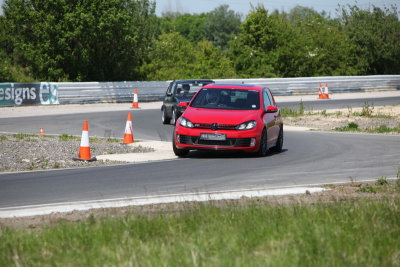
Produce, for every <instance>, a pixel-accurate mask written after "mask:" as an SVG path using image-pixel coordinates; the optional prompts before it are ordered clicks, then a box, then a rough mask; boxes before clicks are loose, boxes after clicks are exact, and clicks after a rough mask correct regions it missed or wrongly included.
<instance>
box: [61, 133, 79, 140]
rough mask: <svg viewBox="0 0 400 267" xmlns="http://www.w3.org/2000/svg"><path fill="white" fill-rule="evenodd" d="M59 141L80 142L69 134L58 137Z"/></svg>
mask: <svg viewBox="0 0 400 267" xmlns="http://www.w3.org/2000/svg"><path fill="white" fill-rule="evenodd" d="M58 140H59V141H77V140H79V138H78V137H75V136H72V135H69V134H62V135H60V136H59V137H58Z"/></svg>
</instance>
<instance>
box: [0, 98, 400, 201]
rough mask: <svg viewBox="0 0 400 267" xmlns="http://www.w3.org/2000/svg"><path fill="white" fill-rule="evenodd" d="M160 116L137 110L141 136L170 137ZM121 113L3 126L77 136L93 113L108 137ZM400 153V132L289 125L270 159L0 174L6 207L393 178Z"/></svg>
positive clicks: (98, 131) (94, 124)
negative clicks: (318, 129) (340, 130)
mask: <svg viewBox="0 0 400 267" xmlns="http://www.w3.org/2000/svg"><path fill="white" fill-rule="evenodd" d="M397 101H398V100H397ZM283 104H284V103H281V105H280V106H281V107H282V106H283ZM362 104H363V102H362V103H361V105H362ZM336 107H337V105H336ZM159 115H160V114H159V111H158V110H135V111H134V125H137V126H136V127H135V126H134V129H135V130H134V131H135V135H136V137H137V138H146V139H155V140H160V139H161V140H169V139H170V136H171V135H172V129H173V128H172V126H170V125H162V124H161V123H160V118H159ZM121 117H122V118H125V117H126V111H123V112H122V111H121V112H107V113H89V114H72V115H57V116H50V115H49V116H41V117H29V118H12V119H0V122H1V131H6V130H5V128H4V127H5V125H7V127H8V129H7V131H10V132H35V131H36V128H37V126H34V125H37V124H38V123H40V124H45V126H43V127H46V128H45V129H46V132H47V133H58V134H61V133H68V134H77V135H79V134H80V129H81V126H82V125H81V123H82V119H88V120H89V121H90V126H89V127H90V129H89V131H90V135H98V136H105V135H109V134H111V135H113V134H114V133H118V135H120V132H121V131H123V129H124V122H121ZM139 125H140V126H139ZM75 128H76V129H77V130H76V129H75ZM115 129H116V130H115ZM110 131H111V132H110ZM399 159H400V137H399V136H388V135H366V134H342V133H323V132H286V133H285V142H284V151H283V152H282V153H278V154H270V155H269V156H267V157H265V158H257V157H252V156H249V155H247V154H241V153H235V154H231V153H205V152H194V153H191V155H190V157H189V158H185V159H177V160H172V161H163V162H153V163H145V164H143V163H142V164H127V165H119V166H109V167H94V168H80V169H70V170H55V171H40V172H26V173H13V174H0V207H1V208H4V207H15V206H24V205H35V204H49V203H60V202H69V201H83V200H100V199H110V198H123V197H134V196H149V195H162V194H175V193H185V192H204V191H217V190H233V189H241V188H274V187H282V186H293V185H303V184H330V183H335V182H345V181H351V180H360V179H376V178H379V177H382V176H383V177H388V178H389V177H395V176H396V173H397V170H398V167H399V163H400V162H399Z"/></svg>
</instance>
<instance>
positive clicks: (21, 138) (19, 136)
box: [13, 133, 36, 140]
mask: <svg viewBox="0 0 400 267" xmlns="http://www.w3.org/2000/svg"><path fill="white" fill-rule="evenodd" d="M34 136H36V135H34V134H23V133H18V134H13V137H14V138H16V139H19V140H24V139H30V137H34Z"/></svg>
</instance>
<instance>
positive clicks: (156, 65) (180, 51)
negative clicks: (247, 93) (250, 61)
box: [142, 32, 235, 80]
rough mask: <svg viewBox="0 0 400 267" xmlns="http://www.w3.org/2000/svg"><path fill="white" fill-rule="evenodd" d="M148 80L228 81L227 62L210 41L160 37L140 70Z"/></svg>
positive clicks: (171, 35)
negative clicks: (223, 79)
mask: <svg viewBox="0 0 400 267" xmlns="http://www.w3.org/2000/svg"><path fill="white" fill-rule="evenodd" d="M142 71H143V72H144V73H147V74H148V75H147V79H148V80H175V79H200V78H231V77H234V76H235V72H234V70H233V67H232V64H231V62H230V60H229V59H228V58H227V57H225V56H223V55H222V52H221V49H220V48H218V47H214V46H213V44H212V43H211V42H209V41H206V40H204V41H201V42H199V43H197V44H194V43H191V42H190V41H189V40H187V39H186V38H185V37H183V36H182V35H180V34H179V33H177V32H175V33H167V34H162V35H161V36H160V37H159V39H158V40H157V41H155V43H154V46H153V49H152V51H151V52H150V54H149V59H148V63H147V64H145V65H144V66H143V68H142Z"/></svg>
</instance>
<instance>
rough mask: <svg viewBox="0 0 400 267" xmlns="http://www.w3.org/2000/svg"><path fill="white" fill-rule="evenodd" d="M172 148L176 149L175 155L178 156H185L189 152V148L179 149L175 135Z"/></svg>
mask: <svg viewBox="0 0 400 267" xmlns="http://www.w3.org/2000/svg"><path fill="white" fill-rule="evenodd" d="M172 149H173V150H174V153H175V155H176V156H178V157H184V156H186V155H187V154H188V153H189V150H187V149H179V148H177V147H176V144H175V136H172Z"/></svg>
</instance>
